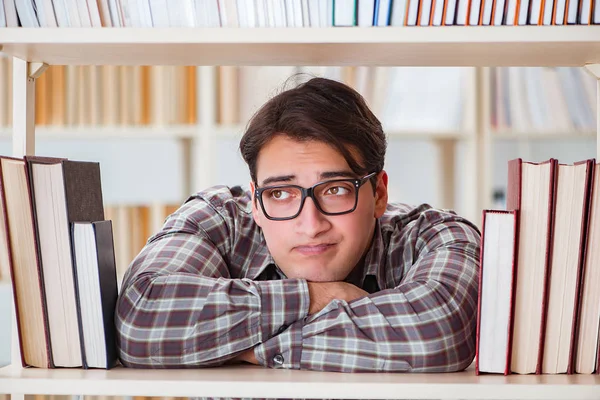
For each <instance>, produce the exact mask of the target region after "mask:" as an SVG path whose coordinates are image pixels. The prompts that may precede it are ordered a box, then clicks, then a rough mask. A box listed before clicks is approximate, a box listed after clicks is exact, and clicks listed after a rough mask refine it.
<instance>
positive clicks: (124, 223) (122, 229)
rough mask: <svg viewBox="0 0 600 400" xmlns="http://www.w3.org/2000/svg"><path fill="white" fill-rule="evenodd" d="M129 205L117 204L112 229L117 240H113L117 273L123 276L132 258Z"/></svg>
mask: <svg viewBox="0 0 600 400" xmlns="http://www.w3.org/2000/svg"><path fill="white" fill-rule="evenodd" d="M130 218H131V216H130V213H129V207H128V206H124V205H120V206H117V215H116V217H115V221H113V227H114V230H113V232H114V231H116V232H118V233H117V234H116V235H117V236H118V238H119V241H118V242H117V241H115V259H116V262H117V275H118V276H123V275H124V273H125V271H126V270H127V267H128V266H129V264H130V263H131V261H132V260H133V254H132V253H133V252H132V249H131V223H130V222H129V221H130Z"/></svg>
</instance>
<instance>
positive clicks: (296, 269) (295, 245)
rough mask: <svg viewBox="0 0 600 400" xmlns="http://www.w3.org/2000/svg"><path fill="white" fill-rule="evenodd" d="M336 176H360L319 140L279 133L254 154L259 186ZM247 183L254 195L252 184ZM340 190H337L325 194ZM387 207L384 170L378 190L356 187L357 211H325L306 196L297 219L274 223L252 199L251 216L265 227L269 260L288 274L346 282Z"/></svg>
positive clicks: (367, 184)
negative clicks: (336, 213)
mask: <svg viewBox="0 0 600 400" xmlns="http://www.w3.org/2000/svg"><path fill="white" fill-rule="evenodd" d="M361 161H362V160H359V162H361ZM370 172H372V171H370ZM332 173H336V174H335V175H337V176H334V174H332ZM338 173H339V174H338ZM339 178H362V177H359V176H356V175H355V174H354V173H353V172H352V170H351V169H350V167H349V166H348V163H347V162H346V160H345V159H344V157H343V156H342V155H341V154H340V153H339V152H338V151H337V150H335V149H334V148H333V147H331V146H329V145H327V144H325V143H323V142H316V141H312V142H298V141H295V140H293V139H290V138H288V137H286V136H284V135H280V136H276V137H275V138H273V139H272V140H271V141H270V142H269V143H267V145H265V146H264V147H263V148H262V149H261V151H260V153H259V155H258V160H257V168H256V179H257V184H258V187H259V188H261V187H265V186H275V185H286V184H291V185H298V186H302V187H304V188H309V187H311V186H313V185H314V184H316V183H319V182H322V181H326V180H330V179H339ZM250 186H251V189H252V193H254V189H255V186H254V184H253V183H251V184H250ZM340 193H341V192H340V189H338V188H334V189H332V190H330V191H329V192H328V194H340ZM276 196H277V198H281V193H279V192H277V193H276ZM386 205H387V175H386V173H385V172H384V171H382V172H380V173H379V174H378V175H377V189H376V193H375V194H374V193H373V186H372V185H371V183H370V182H368V181H367V182H365V184H364V185H362V186H361V187H360V189H358V204H357V206H356V209H355V210H354V211H353V212H351V213H349V214H344V215H334V216H327V215H324V214H322V213H321V212H320V211H319V210H318V209H317V208H316V206H315V203H314V201H313V199H311V198H306V200H305V202H304V207H303V208H302V211H301V212H300V214H299V215H298V216H297V217H296V218H294V219H291V220H286V221H273V220H269V219H267V217H266V216H265V215H264V212H263V210H262V208H261V207H260V204H258V201H257V200H256V199H254V201H253V216H254V219H255V221H256V223H257V224H258V225H259V226H260V227H261V228H262V230H263V234H264V237H265V240H266V242H267V246H268V248H269V251H270V252H271V255H272V256H273V259H274V260H275V262H276V263H277V265H278V266H279V268H280V269H281V270H282V271H283V272H284V273H285V274H286V276H287V277H288V278H304V279H307V280H308V281H313V282H330V281H342V280H344V279H345V278H346V277H347V276H348V274H349V273H350V272H351V271H352V269H353V268H354V267H355V266H356V264H357V263H358V262H359V261H360V259H361V257H362V256H363V255H364V254H365V252H366V250H367V249H368V247H369V245H370V242H371V238H372V236H373V230H374V227H375V220H376V218H379V217H380V216H381V215H382V214H383V212H384V211H385V207H386Z"/></svg>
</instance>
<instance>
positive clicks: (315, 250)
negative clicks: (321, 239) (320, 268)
mask: <svg viewBox="0 0 600 400" xmlns="http://www.w3.org/2000/svg"><path fill="white" fill-rule="evenodd" d="M333 246H335V244H334V243H321V244H314V245H303V246H296V247H295V250H296V251H298V252H299V253H300V254H303V255H306V256H314V255H319V254H323V253H325V252H326V251H328V250H331V249H332V248H333Z"/></svg>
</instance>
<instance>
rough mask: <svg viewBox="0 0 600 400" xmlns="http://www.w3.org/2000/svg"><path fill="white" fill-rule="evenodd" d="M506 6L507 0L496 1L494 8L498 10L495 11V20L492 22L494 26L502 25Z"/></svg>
mask: <svg viewBox="0 0 600 400" xmlns="http://www.w3.org/2000/svg"><path fill="white" fill-rule="evenodd" d="M504 4H505V0H496V1H495V2H494V7H495V8H496V9H495V10H494V20H493V21H492V23H493V24H494V25H502V20H503V19H504ZM513 18H514V14H513Z"/></svg>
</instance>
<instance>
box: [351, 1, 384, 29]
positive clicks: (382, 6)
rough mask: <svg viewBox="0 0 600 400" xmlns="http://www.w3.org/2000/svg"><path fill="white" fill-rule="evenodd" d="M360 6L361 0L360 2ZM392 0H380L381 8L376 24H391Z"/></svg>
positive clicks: (378, 11)
mask: <svg viewBox="0 0 600 400" xmlns="http://www.w3.org/2000/svg"><path fill="white" fill-rule="evenodd" d="M358 4H359V6H360V1H359V2H358ZM391 7H392V2H391V0H379V9H378V10H377V24H376V26H388V25H389V24H390V14H391V9H390V8H391Z"/></svg>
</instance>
